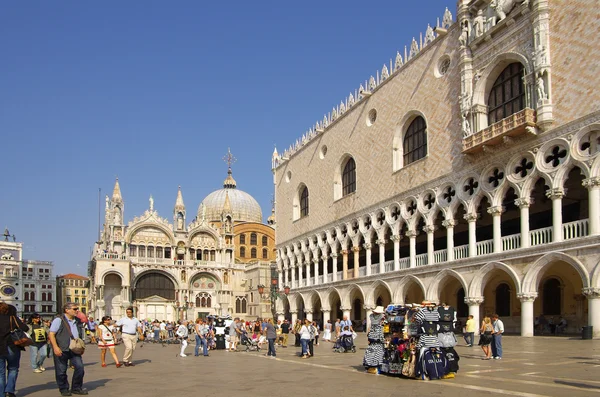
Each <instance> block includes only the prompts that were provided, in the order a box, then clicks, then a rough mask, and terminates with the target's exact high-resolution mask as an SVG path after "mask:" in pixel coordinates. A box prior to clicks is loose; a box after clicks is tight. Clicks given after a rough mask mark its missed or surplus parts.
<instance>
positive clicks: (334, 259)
mask: <svg viewBox="0 0 600 397" xmlns="http://www.w3.org/2000/svg"><path fill="white" fill-rule="evenodd" d="M337 257H338V254H337V253H335V252H332V253H331V261H332V262H333V274H332V276H333V277H332V278H333V282H334V283H335V282H336V281H338V260H337ZM342 278H344V277H343V276H342Z"/></svg>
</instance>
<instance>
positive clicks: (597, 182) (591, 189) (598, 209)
mask: <svg viewBox="0 0 600 397" xmlns="http://www.w3.org/2000/svg"><path fill="white" fill-rule="evenodd" d="M583 186H585V187H586V188H587V189H588V198H589V219H590V221H589V222H590V233H589V235H590V236H597V235H599V234H600V177H594V178H589V179H585V180H584V181H583Z"/></svg>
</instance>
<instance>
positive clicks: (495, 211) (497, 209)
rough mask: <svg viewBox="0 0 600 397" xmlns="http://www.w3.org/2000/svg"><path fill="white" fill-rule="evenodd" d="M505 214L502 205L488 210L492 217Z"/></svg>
mask: <svg viewBox="0 0 600 397" xmlns="http://www.w3.org/2000/svg"><path fill="white" fill-rule="evenodd" d="M503 212H504V207H502V206H501V205H497V206H495V207H490V208H488V209H487V213H488V214H491V215H492V216H499V215H502V213H503Z"/></svg>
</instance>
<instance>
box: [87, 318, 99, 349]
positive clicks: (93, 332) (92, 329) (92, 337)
mask: <svg viewBox="0 0 600 397" xmlns="http://www.w3.org/2000/svg"><path fill="white" fill-rule="evenodd" d="M97 325H98V324H96V322H95V321H94V317H93V316H90V317H89V318H88V322H87V327H88V330H89V331H90V343H94V344H96V327H97Z"/></svg>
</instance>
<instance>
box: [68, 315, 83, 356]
mask: <svg viewBox="0 0 600 397" xmlns="http://www.w3.org/2000/svg"><path fill="white" fill-rule="evenodd" d="M62 321H63V324H64V325H65V327H67V331H69V335H70V336H71V341H70V342H69V350H70V351H71V352H73V353H74V354H77V355H82V354H83V353H84V352H85V342H84V341H83V339H81V338H75V337H74V336H73V332H71V326H70V325H69V323H67V322H66V321H65V318H64V317H62Z"/></svg>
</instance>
